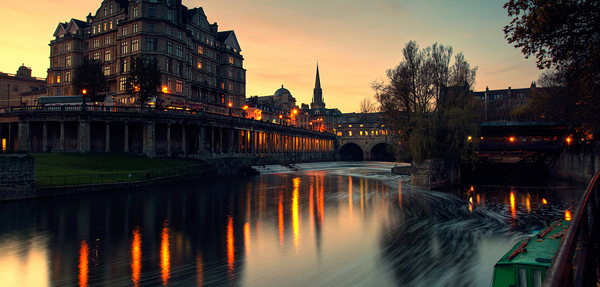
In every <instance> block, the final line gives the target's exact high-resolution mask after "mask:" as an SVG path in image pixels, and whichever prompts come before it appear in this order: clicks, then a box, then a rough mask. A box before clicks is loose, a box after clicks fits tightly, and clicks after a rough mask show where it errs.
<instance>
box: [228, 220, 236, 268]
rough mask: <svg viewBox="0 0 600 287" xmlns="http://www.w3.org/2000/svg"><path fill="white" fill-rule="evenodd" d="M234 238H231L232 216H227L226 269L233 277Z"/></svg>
mask: <svg viewBox="0 0 600 287" xmlns="http://www.w3.org/2000/svg"><path fill="white" fill-rule="evenodd" d="M234 243H235V238H234V237H233V216H232V215H228V216H227V269H228V271H229V276H230V277H231V276H233V267H234V262H235V245H234Z"/></svg>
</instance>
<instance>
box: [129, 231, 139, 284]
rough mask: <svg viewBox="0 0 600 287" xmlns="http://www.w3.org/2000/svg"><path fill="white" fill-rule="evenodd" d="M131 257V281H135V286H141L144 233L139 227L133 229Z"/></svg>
mask: <svg viewBox="0 0 600 287" xmlns="http://www.w3.org/2000/svg"><path fill="white" fill-rule="evenodd" d="M131 259H132V260H131V281H133V286H140V275H141V274H142V235H141V233H140V228H139V227H136V228H135V229H134V230H133V243H131Z"/></svg>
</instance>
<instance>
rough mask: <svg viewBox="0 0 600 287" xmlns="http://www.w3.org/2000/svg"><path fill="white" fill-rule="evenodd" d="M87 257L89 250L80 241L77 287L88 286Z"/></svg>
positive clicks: (85, 244)
mask: <svg viewBox="0 0 600 287" xmlns="http://www.w3.org/2000/svg"><path fill="white" fill-rule="evenodd" d="M89 255H90V249H89V247H88V244H87V242H86V241H85V240H83V241H81V246H80V247H79V286H80V287H85V286H88V276H89Z"/></svg>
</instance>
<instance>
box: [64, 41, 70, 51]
mask: <svg viewBox="0 0 600 287" xmlns="http://www.w3.org/2000/svg"><path fill="white" fill-rule="evenodd" d="M65 51H71V43H66V44H65Z"/></svg>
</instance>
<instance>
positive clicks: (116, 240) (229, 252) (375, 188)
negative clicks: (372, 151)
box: [0, 162, 584, 286]
mask: <svg viewBox="0 0 600 287" xmlns="http://www.w3.org/2000/svg"><path fill="white" fill-rule="evenodd" d="M392 166H393V165H391V164H387V163H373V162H362V163H320V164H304V165H297V167H298V168H299V169H300V171H292V172H285V173H272V174H263V175H261V176H257V177H247V178H226V179H215V180H214V181H209V182H206V181H198V182H186V183H182V184H175V185H167V186H156V187H149V188H139V189H135V190H128V191H119V192H112V193H102V194H89V195H77V196H69V197H59V198H51V199H39V200H27V201H18V202H7V203H0V218H1V220H0V286H161V285H166V286H195V285H198V286H202V285H205V286H489V283H490V279H491V275H492V268H493V265H494V264H495V262H496V261H497V260H498V259H499V258H500V256H502V255H503V254H504V253H505V252H507V251H508V249H510V247H512V245H513V244H514V243H516V242H517V241H518V240H519V239H522V238H524V237H525V236H527V235H528V234H530V233H531V232H532V231H533V230H536V229H541V228H542V227H544V226H545V225H546V224H547V223H548V222H551V221H553V220H555V219H559V218H562V217H564V216H565V210H569V211H571V212H573V210H574V208H575V206H576V202H577V201H578V200H579V198H580V196H581V194H582V192H583V188H584V186H578V187H576V188H573V187H568V186H563V187H560V188H518V187H482V186H473V187H470V186H466V187H463V188H460V189H454V190H448V191H424V190H421V189H418V188H414V187H411V186H410V185H409V182H410V179H409V177H407V176H396V175H391V174H390V172H389V171H390V168H391V167H392ZM269 170H270V171H273V170H284V171H285V170H286V169H285V168H282V167H276V166H273V167H271V168H270V169H269ZM267 172H268V171H267ZM556 184H563V183H556ZM553 185H554V183H553Z"/></svg>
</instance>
